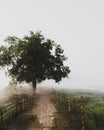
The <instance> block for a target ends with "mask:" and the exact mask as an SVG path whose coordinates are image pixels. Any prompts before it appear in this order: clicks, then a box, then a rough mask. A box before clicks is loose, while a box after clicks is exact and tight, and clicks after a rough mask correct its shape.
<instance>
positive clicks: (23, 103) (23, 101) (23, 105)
mask: <svg viewBox="0 0 104 130" xmlns="http://www.w3.org/2000/svg"><path fill="white" fill-rule="evenodd" d="M24 108H25V98H22V109H24Z"/></svg>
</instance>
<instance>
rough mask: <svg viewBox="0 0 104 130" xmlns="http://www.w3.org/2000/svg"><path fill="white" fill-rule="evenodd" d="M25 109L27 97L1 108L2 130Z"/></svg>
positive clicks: (0, 125) (0, 121)
mask: <svg viewBox="0 0 104 130" xmlns="http://www.w3.org/2000/svg"><path fill="white" fill-rule="evenodd" d="M24 108H25V96H24V97H22V98H21V99H18V100H16V101H15V102H13V103H10V104H8V105H6V106H3V107H1V108H0V129H2V128H3V126H4V125H5V124H7V123H8V122H9V121H10V120H11V119H13V118H14V117H16V115H17V114H18V113H20V112H22V111H23V110H24Z"/></svg>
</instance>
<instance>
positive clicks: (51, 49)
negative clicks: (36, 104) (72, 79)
mask: <svg viewBox="0 0 104 130" xmlns="http://www.w3.org/2000/svg"><path fill="white" fill-rule="evenodd" d="M5 41H6V42H7V43H8V45H7V46H1V47H0V66H1V67H6V70H7V72H8V75H9V76H11V77H12V79H13V80H15V81H17V82H23V81H25V82H27V83H30V82H32V86H33V88H34V90H36V85H37V83H40V82H42V81H43V80H46V79H53V80H55V81H56V82H59V81H61V80H62V78H64V77H67V76H68V74H69V73H70V70H69V67H68V66H64V63H63V62H64V61H65V60H66V59H67V58H66V57H65V56H64V54H63V52H64V50H63V49H62V48H61V46H60V45H57V44H55V42H54V41H52V40H50V39H45V37H44V36H43V35H41V32H36V33H34V32H32V31H31V32H30V34H29V36H24V37H23V38H17V37H15V36H9V37H7V38H6V40H5ZM34 92H35V91H34Z"/></svg>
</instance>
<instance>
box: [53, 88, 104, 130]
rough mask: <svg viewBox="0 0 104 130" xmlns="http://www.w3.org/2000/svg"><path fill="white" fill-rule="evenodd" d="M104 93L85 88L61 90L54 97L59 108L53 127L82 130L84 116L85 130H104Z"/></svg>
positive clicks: (55, 128)
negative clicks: (81, 89) (85, 89)
mask: <svg viewBox="0 0 104 130" xmlns="http://www.w3.org/2000/svg"><path fill="white" fill-rule="evenodd" d="M57 95H58V96H57ZM103 95H104V93H100V92H91V91H84V90H83V91H77V90H72V91H71V90H70V91H69V90H60V92H59V93H58V94H56V96H55V97H54V98H53V99H52V101H53V103H54V104H55V106H56V110H57V113H56V116H55V119H54V124H55V126H54V128H53V129H54V130H61V129H62V130H69V129H70V130H81V128H82V116H83V117H84V127H85V130H92V129H93V130H104V96H103ZM69 100H70V101H69ZM69 102H70V103H69ZM81 108H83V109H81ZM62 122H64V123H62ZM53 129H52V130H53Z"/></svg>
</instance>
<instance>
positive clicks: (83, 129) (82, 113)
mask: <svg viewBox="0 0 104 130" xmlns="http://www.w3.org/2000/svg"><path fill="white" fill-rule="evenodd" d="M80 108H81V126H82V130H85V122H84V121H85V117H84V108H83V106H81V107H80Z"/></svg>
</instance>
